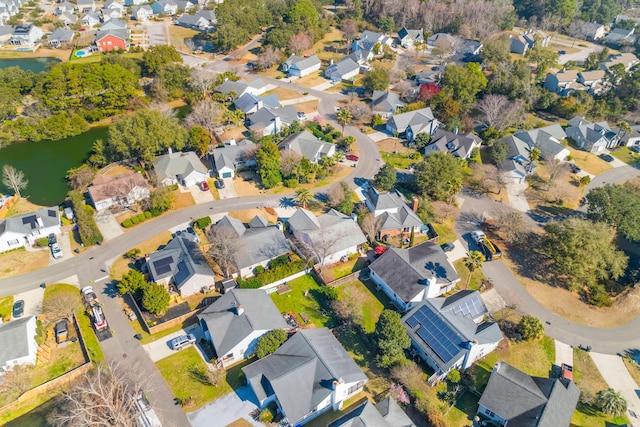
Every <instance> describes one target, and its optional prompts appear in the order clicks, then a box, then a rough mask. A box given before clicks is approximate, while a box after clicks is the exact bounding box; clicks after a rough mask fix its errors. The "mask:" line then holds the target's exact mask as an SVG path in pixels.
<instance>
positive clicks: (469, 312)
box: [402, 291, 519, 425]
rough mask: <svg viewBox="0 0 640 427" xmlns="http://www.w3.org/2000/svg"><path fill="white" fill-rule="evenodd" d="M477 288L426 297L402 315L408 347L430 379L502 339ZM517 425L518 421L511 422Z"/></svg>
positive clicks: (486, 351) (459, 366) (480, 354)
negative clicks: (428, 370) (487, 318)
mask: <svg viewBox="0 0 640 427" xmlns="http://www.w3.org/2000/svg"><path fill="white" fill-rule="evenodd" d="M487 314H489V312H488V310H487V307H486V306H485V304H484V301H483V300H482V297H481V296H480V292H478V291H460V292H457V293H455V294H453V295H451V296H449V297H446V298H426V299H425V300H424V301H421V302H419V303H418V304H417V305H416V306H415V307H414V308H413V309H412V310H411V311H410V312H408V313H407V314H406V315H404V316H403V317H402V323H403V325H404V328H405V330H406V331H407V333H408V334H409V338H411V349H412V350H413V351H414V352H415V353H416V354H418V355H419V356H420V357H421V358H422V359H423V360H424V361H425V362H426V363H427V364H428V365H429V366H431V368H433V370H434V371H435V373H434V374H433V376H432V378H431V379H430V382H431V381H433V380H442V379H444V378H445V377H446V376H447V374H448V373H449V371H451V370H452V369H460V370H466V369H468V368H470V367H471V365H472V364H473V363H474V362H475V361H476V360H478V359H480V358H482V357H484V356H486V355H487V354H489V353H491V352H492V351H493V350H495V349H496V347H498V344H499V343H500V341H502V338H503V337H502V332H501V331H500V327H499V326H498V324H497V323H495V322H491V321H485V316H486V315H487ZM514 425H519V424H517V423H516V424H514Z"/></svg>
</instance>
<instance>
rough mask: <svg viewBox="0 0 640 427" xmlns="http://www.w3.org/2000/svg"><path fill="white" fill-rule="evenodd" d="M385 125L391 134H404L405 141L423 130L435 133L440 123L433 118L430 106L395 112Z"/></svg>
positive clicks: (410, 139) (411, 139)
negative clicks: (399, 112)
mask: <svg viewBox="0 0 640 427" xmlns="http://www.w3.org/2000/svg"><path fill="white" fill-rule="evenodd" d="M386 126H387V132H388V133H390V134H391V135H396V134H397V135H398V136H400V135H404V136H405V138H406V139H407V141H413V140H414V139H415V138H416V135H418V134H420V133H423V132H428V133H429V135H433V134H435V133H436V131H437V130H438V128H439V127H440V126H442V123H440V122H439V121H438V120H436V119H435V117H434V116H433V112H432V111H431V108H429V107H426V108H421V109H419V110H413V111H408V112H406V113H401V114H395V115H393V116H391V118H390V119H389V120H388V121H387V125H386Z"/></svg>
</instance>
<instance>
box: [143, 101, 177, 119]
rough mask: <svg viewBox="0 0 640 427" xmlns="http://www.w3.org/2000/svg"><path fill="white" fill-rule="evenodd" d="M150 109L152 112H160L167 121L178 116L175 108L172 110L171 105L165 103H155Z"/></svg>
mask: <svg viewBox="0 0 640 427" xmlns="http://www.w3.org/2000/svg"><path fill="white" fill-rule="evenodd" d="M149 109H150V110H156V111H158V112H160V114H162V117H164V118H166V119H170V118H173V117H175V116H176V114H177V113H176V110H174V109H173V108H171V106H170V105H168V104H166V103H164V102H159V101H155V102H152V103H151V105H149Z"/></svg>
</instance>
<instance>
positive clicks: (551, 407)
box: [479, 362, 580, 427]
mask: <svg viewBox="0 0 640 427" xmlns="http://www.w3.org/2000/svg"><path fill="white" fill-rule="evenodd" d="M579 397H580V390H579V389H578V387H577V386H576V384H575V383H573V382H572V381H568V380H565V379H557V378H540V377H531V376H529V375H527V374H525V373H524V372H522V371H520V370H519V369H516V368H514V367H513V366H511V365H509V364H508V363H506V362H501V363H497V364H496V366H495V367H494V369H493V372H492V373H491V377H490V378H489V383H488V384H487V387H486V388H485V390H484V393H482V397H481V398H480V402H479V403H480V405H482V406H484V407H485V408H487V409H489V410H491V411H493V412H494V413H495V414H497V415H499V416H500V417H502V418H503V419H505V420H507V421H508V422H509V424H510V425H511V424H513V425H517V426H520V427H568V426H569V425H570V424H571V417H572V416H573V411H574V410H575V408H576V405H577V404H578V398H579Z"/></svg>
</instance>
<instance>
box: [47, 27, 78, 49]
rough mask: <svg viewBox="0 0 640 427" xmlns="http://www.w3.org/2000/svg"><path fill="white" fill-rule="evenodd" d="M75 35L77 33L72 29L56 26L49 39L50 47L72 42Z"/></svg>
mask: <svg viewBox="0 0 640 427" xmlns="http://www.w3.org/2000/svg"><path fill="white" fill-rule="evenodd" d="M74 36H75V33H74V32H73V31H72V30H67V29H66V28H56V29H55V30H53V32H52V33H51V35H50V36H49V38H48V39H47V41H48V42H49V46H50V47H53V48H57V47H60V46H65V45H68V44H70V43H71V42H72V41H73V37H74Z"/></svg>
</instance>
